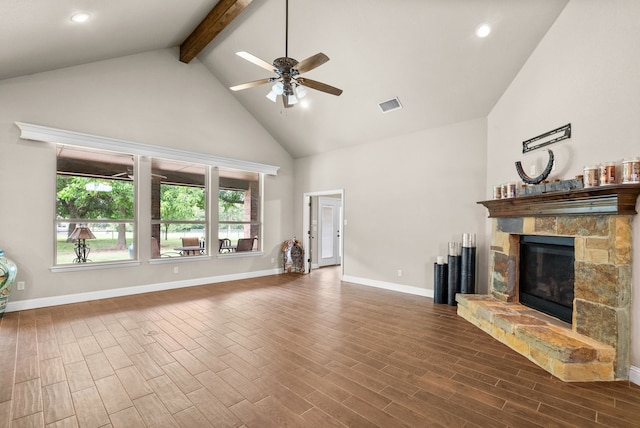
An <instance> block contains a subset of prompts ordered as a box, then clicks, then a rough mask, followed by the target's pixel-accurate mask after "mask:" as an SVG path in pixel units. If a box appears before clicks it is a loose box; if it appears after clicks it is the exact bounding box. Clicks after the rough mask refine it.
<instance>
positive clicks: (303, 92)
mask: <svg viewBox="0 0 640 428" xmlns="http://www.w3.org/2000/svg"><path fill="white" fill-rule="evenodd" d="M296 95H297V96H298V98H300V99H302V98H304V97H306V96H307V88H305V87H304V86H300V85H298V86H296Z"/></svg>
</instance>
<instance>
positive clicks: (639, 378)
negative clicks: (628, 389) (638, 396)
mask: <svg viewBox="0 0 640 428" xmlns="http://www.w3.org/2000/svg"><path fill="white" fill-rule="evenodd" d="M629 381H630V382H632V383H635V384H636V385H640V367H635V366H631V368H630V369H629Z"/></svg>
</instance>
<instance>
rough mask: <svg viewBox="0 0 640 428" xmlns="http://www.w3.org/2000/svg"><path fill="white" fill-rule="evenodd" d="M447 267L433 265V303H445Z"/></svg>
mask: <svg viewBox="0 0 640 428" xmlns="http://www.w3.org/2000/svg"><path fill="white" fill-rule="evenodd" d="M447 276H448V275H447V265H446V264H438V263H434V264H433V303H438V304H442V303H447Z"/></svg>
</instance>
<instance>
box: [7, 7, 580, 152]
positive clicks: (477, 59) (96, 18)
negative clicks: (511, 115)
mask: <svg viewBox="0 0 640 428" xmlns="http://www.w3.org/2000/svg"><path fill="white" fill-rule="evenodd" d="M567 2H568V0H545V1H540V0H508V1H507V0H402V1H390V0H322V1H318V0H289V45H288V46H289V56H290V57H293V58H295V59H297V60H298V61H301V60H303V59H305V58H307V57H309V56H311V55H314V54H316V53H318V52H323V53H325V54H326V55H327V56H328V57H329V58H330V61H329V62H327V63H325V64H323V65H321V66H320V67H318V68H316V69H314V70H312V71H310V72H309V73H308V74H305V76H306V77H308V78H311V79H314V80H319V81H321V82H324V83H327V84H330V85H332V86H336V87H338V88H340V89H343V90H344V92H343V94H342V95H341V96H339V97H336V96H333V95H328V94H325V93H322V92H318V91H314V90H310V91H309V94H308V95H307V97H306V98H305V101H307V102H308V107H306V108H304V107H302V106H301V105H296V106H295V107H293V108H289V109H285V108H284V107H283V105H282V103H281V102H277V103H272V102H271V101H269V100H268V99H267V98H266V97H265V96H266V94H267V93H268V92H269V90H270V85H265V86H260V87H256V88H251V89H247V90H244V91H239V92H233V95H234V96H235V97H236V99H237V100H238V101H239V102H240V103H241V104H242V105H243V106H244V107H245V108H246V109H247V110H248V111H249V112H250V113H251V114H252V115H253V116H254V117H255V118H256V119H257V120H258V121H259V122H260V123H261V124H262V125H263V126H264V128H265V129H266V130H267V131H268V132H269V133H270V134H271V135H272V136H273V137H274V138H275V139H276V140H277V141H279V142H280V143H281V144H282V146H283V147H284V148H285V149H286V150H287V151H288V152H289V153H290V154H291V155H292V156H293V157H295V158H299V157H304V156H309V155H313V154H318V153H322V152H325V151H329V150H335V149H340V148H342V147H347V146H350V145H357V144H362V143H365V142H370V141H376V140H381V139H386V138H392V137H395V136H399V135H403V134H409V133H413V132H416V131H419V130H421V129H427V128H434V127H440V126H444V125H447V124H451V123H455V122H460V121H465V120H470V119H474V118H479V117H485V116H486V115H487V114H488V113H489V112H490V111H491V109H492V107H493V106H494V105H495V103H496V102H497V101H498V99H499V98H500V96H501V95H502V94H503V93H504V91H505V89H506V88H507V87H508V85H509V84H510V83H511V81H512V80H513V78H514V77H515V76H516V74H517V73H518V71H519V70H520V68H521V67H522V66H523V64H524V63H525V61H526V60H527V58H528V57H529V55H530V54H531V53H532V51H533V50H534V49H535V47H536V46H537V44H538V43H539V41H540V40H541V38H542V37H543V36H544V34H545V33H546V32H547V30H548V29H549V27H550V26H551V25H552V24H553V22H554V21H555V19H556V18H557V16H558V15H559V14H560V12H561V11H562V9H563V8H564V6H565V5H566V3H567ZM218 3H221V5H219V6H218V9H220V6H225V7H224V10H227V9H229V8H228V5H231V8H232V9H233V8H238V9H239V10H238V12H239V13H234V11H233V10H231V11H228V12H226V13H227V15H223V16H222V17H218V19H217V20H216V19H215V18H216V17H211V15H210V12H211V11H212V10H213V9H214V8H215V6H216V4H218ZM223 3H227V5H224V4H223ZM244 6H246V8H244V10H242V8H243V7H244ZM79 10H82V11H86V12H89V13H90V14H91V19H90V21H89V22H87V23H85V24H84V25H82V26H80V25H77V24H74V23H72V22H70V21H69V16H70V15H71V14H72V13H73V12H74V11H79ZM208 15H209V21H208V23H209V24H210V25H209V27H208V28H205V29H204V33H205V34H204V35H203V29H202V27H200V30H198V31H199V32H198V31H195V30H196V28H197V27H198V25H199V24H200V23H201V22H203V21H205V24H206V23H207V16H208ZM232 15H238V16H237V17H235V19H232V18H233V16H232ZM212 23H213V24H212ZM483 23H488V24H490V25H491V27H492V32H491V34H490V35H489V36H488V37H486V38H478V37H476V35H475V30H476V28H477V27H478V26H479V25H481V24H483ZM0 28H2V34H3V37H2V38H0V79H5V78H10V77H16V76H21V75H26V74H32V73H37V72H41V71H46V70H52V69H57V68H62V67H67V66H71V65H77V64H83V63H88V62H93V61H99V60H103V59H108V58H115V57H119V56H124V55H130V54H134V53H140V52H145V51H150V50H155V49H162V48H167V47H174V46H180V45H183V54H184V53H185V49H184V44H183V43H184V42H185V40H187V43H190V45H189V47H191V48H193V49H192V51H191V52H192V53H193V52H195V53H196V54H197V56H196V58H197V60H199V61H201V62H203V63H204V64H205V65H206V67H207V68H209V70H210V71H211V73H212V74H213V75H214V76H215V77H216V78H217V79H218V80H220V81H221V82H222V83H223V84H224V85H225V86H233V85H237V84H240V83H244V82H247V81H252V80H257V79H262V78H265V77H271V74H270V73H269V72H268V71H267V70H265V69H263V68H260V67H258V66H256V65H254V64H252V63H250V62H248V61H246V60H244V59H242V58H240V57H239V56H237V55H235V53H236V52H238V51H247V52H250V53H251V54H253V55H255V56H257V57H259V58H261V59H263V60H265V61H266V62H269V63H271V62H272V61H273V60H274V59H275V58H277V57H281V56H284V51H285V0H253V1H250V0H220V1H217V0H180V1H179V2H178V1H169V0H136V1H130V0H109V1H107V2H89V3H86V2H80V1H77V0H56V1H50V0H30V1H22V0H3V1H2V2H1V3H0ZM209 33H211V34H212V35H216V34H217V35H216V37H215V38H214V39H213V41H211V42H209V41H208V40H206V42H205V43H202V44H201V45H200V46H195V45H196V44H197V42H198V41H201V40H202V37H205V38H206V37H207V35H208V34H209ZM190 35H191V37H190V39H188V37H189V36H190ZM194 40H195V42H193V41H194ZM191 43H193V44H191ZM202 46H204V48H203V49H202V50H199V49H201V48H202ZM183 59H185V58H183ZM186 59H188V58H186ZM186 59H185V60H186ZM178 60H179V58H178V56H177V57H176V61H178ZM393 97H398V98H399V100H400V103H401V104H402V106H403V108H402V109H400V110H396V111H392V112H389V113H382V112H381V111H380V109H379V107H378V103H380V102H382V101H386V100H388V99H390V98H393Z"/></svg>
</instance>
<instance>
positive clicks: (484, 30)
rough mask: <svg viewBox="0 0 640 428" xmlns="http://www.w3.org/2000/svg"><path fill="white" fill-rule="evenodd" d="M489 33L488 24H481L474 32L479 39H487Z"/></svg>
mask: <svg viewBox="0 0 640 428" xmlns="http://www.w3.org/2000/svg"><path fill="white" fill-rule="evenodd" d="M490 33H491V27H490V26H489V24H482V25H481V26H479V27H478V29H477V30H476V36H478V37H480V38H484V37H487V36H488V35H489V34H490Z"/></svg>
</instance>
